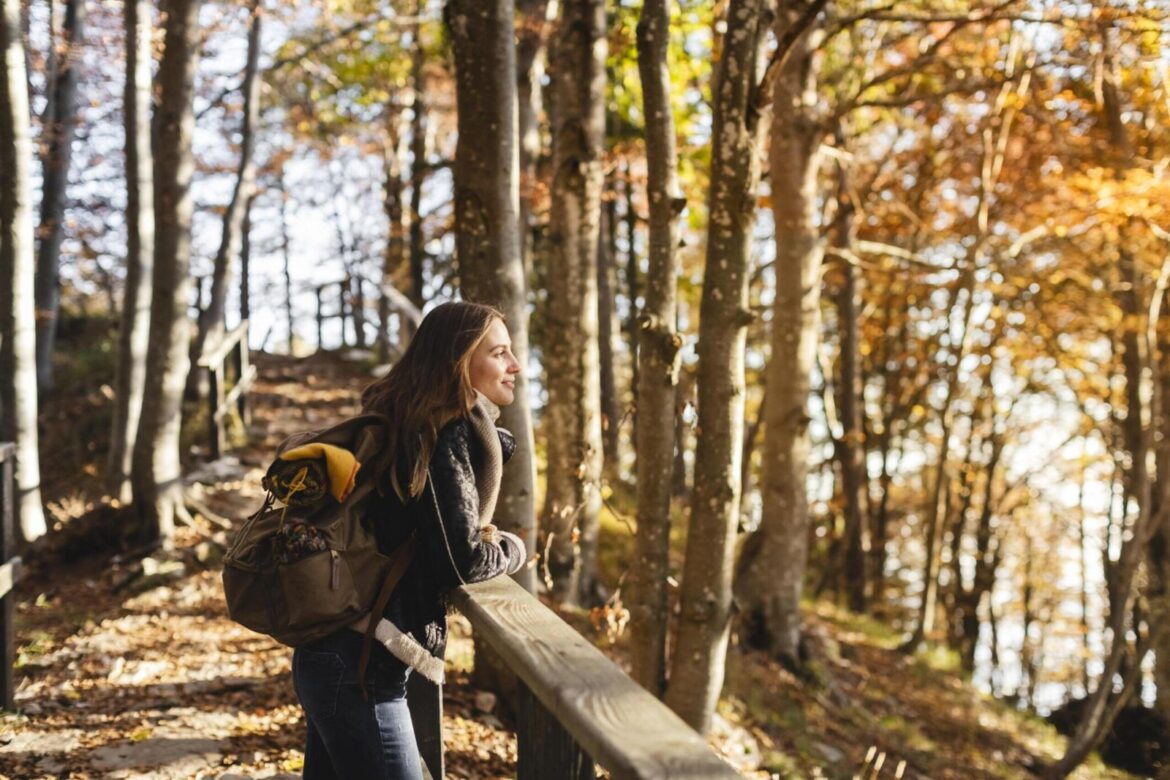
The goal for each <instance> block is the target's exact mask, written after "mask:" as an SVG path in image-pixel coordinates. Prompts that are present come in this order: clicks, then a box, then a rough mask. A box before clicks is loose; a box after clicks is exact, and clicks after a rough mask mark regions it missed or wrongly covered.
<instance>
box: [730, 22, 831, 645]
mask: <svg viewBox="0 0 1170 780" xmlns="http://www.w3.org/2000/svg"><path fill="white" fill-rule="evenodd" d="M791 15H792V12H791V11H788V10H782V11H781V12H780V14H779V15H778V19H777V24H778V25H779V29H778V30H777V32H778V34H781V33H783V30H784V27H786V26H787V25H788V24H791ZM815 48H816V46H815V43H814V42H812V41H811V40H810V36H808V35H806V36H802V38H801V39H800V41H799V42H798V43H797V44H796V46H795V47H794V48H793V51H792V56H791V58H790V59H789V61H788V64H787V65H786V66H785V68H784V70H783V71H781V73H780V74H779V77H778V78H777V80H776V85H775V92H774V93H773V109H772V110H773V114H774V119H773V123H774V124H773V127H772V149H771V185H772V204H773V214H774V220H775V224H776V265H775V268H776V299H775V303H774V305H773V315H772V354H771V357H770V359H769V362H768V367H767V369H766V371H767V380H766V382H767V387H768V396H767V399H766V404H767V405H766V406H765V408H764V460H763V464H764V465H763V474H764V476H763V478H762V486H761V487H762V492H763V516H762V519H761V522H760V529H759V531H757V533H758V534H760V536H761V539H760V541H759V543H758V544H756V545H753V546H751V547H748V548H746V549H745V556H744V560H743V561H741V564H740V569H741V572H742V576H741V578H740V580H739V581H738V582H737V583H736V587H737V592H738V593H739V594H740V595H741V598H742V600H743V604H744V608H745V618H746V621H747V627H748V631H749V640H750V641H752V643H753V644H756V645H758V646H762V647H766V648H767V649H768V651H769V652H771V653H772V654H774V655H775V656H776V657H778V658H779V659H781V660H782V661H783V662H784V663H786V664H788V665H790V666H792V667H795V666H797V665H799V663H800V644H801V618H800V598H801V593H802V586H803V580H804V572H805V566H806V563H807V558H808V537H809V533H808V499H807V497H806V487H805V485H806V483H807V481H808V454H809V435H808V423H809V414H808V400H809V392H810V382H811V375H812V370H813V366H814V364H815V362H816V360H817V330H818V323H819V309H820V284H821V282H820V267H821V257H822V253H823V247H822V246H821V245H820V242H819V241H818V236H817V228H816V225H815V221H814V215H815V213H816V199H817V172H818V167H819V155H818V154H817V150H818V148H819V146H820V142H821V135H822V132H823V131H822V130H821V128H819V127H818V126H817V124H816V123H815V122H814V121H813V119H812V116H811V111H812V109H813V107H814V106H815V104H816V100H817V97H816V81H815V79H816V75H815V73H814V72H813V67H814V66H813V53H814V51H815ZM748 551H754V552H755V555H754V556H753V555H749V554H748Z"/></svg>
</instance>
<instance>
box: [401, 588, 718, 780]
mask: <svg viewBox="0 0 1170 780" xmlns="http://www.w3.org/2000/svg"><path fill="white" fill-rule="evenodd" d="M452 600H453V602H454V604H455V606H456V607H457V608H458V609H459V611H460V612H462V613H463V614H464V615H466V616H467V619H468V620H470V621H471V625H472V627H473V628H474V629H475V631H476V637H477V639H482V640H484V641H486V642H487V643H488V644H489V645H490V646H491V647H492V649H493V650H495V651H496V652H497V653H498V654H499V655H500V657H501V658H502V659H503V660H504V662H505V663H506V664H507V665H508V667H509V668H510V669H511V670H512V672H513V673H515V674H516V676H517V677H518V678H519V682H520V685H519V689H520V690H519V702H518V704H519V706H518V710H519V712H518V713H517V726H516V732H517V733H516V739H517V755H518V762H517V776H518V777H519V778H520V779H521V780H560V779H561V778H565V779H566V780H568V779H569V778H572V780H580V779H581V778H592V777H594V775H595V772H594V762H596V763H597V764H598V765H600V766H602V767H604V768H605V769H607V770H609V773H610V776H611V777H613V778H615V779H616V780H627V779H629V780H634V779H637V780H649V779H650V778H655V779H656V780H657V779H658V778H663V779H665V778H672V779H674V778H713V779H715V778H733V777H738V776H739V775H738V774H737V773H736V772H735V770H734V769H732V767H731V766H730V765H729V764H727V763H726V762H724V761H723V760H722V759H721V758H719V757H718V756H717V755H716V754H715V753H714V752H713V751H712V750H711V748H710V747H709V746H708V745H707V742H706V741H705V740H704V739H703V738H702V737H701V736H700V735H699V734H698V733H696V732H695V731H693V730H692V729H691V728H690V727H689V726H688V725H687V724H686V723H685V722H683V720H682V719H681V718H679V717H678V716H677V715H675V714H674V712H673V711H671V710H670V709H669V708H667V707H666V705H664V704H663V703H662V702H660V701H659V700H658V699H656V698H654V697H653V696H651V695H650V694H649V693H647V692H646V691H645V690H644V689H643V688H642V687H641V686H639V685H638V684H637V683H635V682H634V681H633V680H632V679H630V678H629V677H628V676H627V675H626V674H625V673H624V672H622V670H621V669H619V668H618V667H617V666H616V665H614V663H613V662H612V661H610V660H609V659H608V658H607V657H606V656H605V654H603V653H602V652H601V651H600V650H598V649H597V648H596V647H594V646H593V645H592V644H591V643H589V642H588V641H586V640H585V639H584V638H583V637H581V635H580V634H578V633H577V632H576V631H574V630H573V628H572V627H571V626H569V625H568V624H567V623H565V622H564V621H563V620H561V619H560V618H559V617H557V615H556V613H554V612H553V611H552V610H550V609H549V608H548V607H546V606H544V605H543V604H541V603H540V601H539V600H537V599H536V598H535V597H534V596H532V595H531V594H530V593H528V592H527V591H525V590H524V589H523V588H521V587H520V586H519V585H517V584H516V583H515V582H513V581H512V580H511V579H510V578H508V577H498V578H496V579H494V580H490V581H488V582H482V583H477V584H475V585H468V586H465V587H463V588H459V589H458V590H456V591H455V594H454V597H453V599H452ZM407 701H408V702H409V703H410V707H411V715H412V717H413V719H414V728H415V735H416V737H417V738H418V742H419V752H420V753H421V754H422V757H423V760H424V763H425V764H426V765H427V769H428V770H429V772H430V774H431V777H433V778H436V780H437V778H441V777H444V771H443V770H444V767H443V753H442V732H441V723H442V692H441V691H440V690H439V689H438V688H437V687H436V686H434V685H431V684H430V683H429V682H427V681H425V680H423V679H422V678H421V677H420V676H419V675H411V689H410V691H409V693H408V694H407Z"/></svg>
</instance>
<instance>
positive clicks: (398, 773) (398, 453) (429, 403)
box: [293, 302, 525, 780]
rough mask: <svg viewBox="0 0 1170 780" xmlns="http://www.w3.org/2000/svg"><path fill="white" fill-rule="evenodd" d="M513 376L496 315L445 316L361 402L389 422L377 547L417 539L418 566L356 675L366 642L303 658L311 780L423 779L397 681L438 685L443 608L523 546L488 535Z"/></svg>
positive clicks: (375, 517) (455, 307)
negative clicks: (450, 595) (502, 414)
mask: <svg viewBox="0 0 1170 780" xmlns="http://www.w3.org/2000/svg"><path fill="white" fill-rule="evenodd" d="M519 371H520V364H519V362H518V361H517V360H516V357H515V355H513V354H512V349H511V340H510V339H509V338H508V329H507V328H506V327H505V325H504V318H503V315H502V314H501V313H500V312H499V311H497V310H496V309H493V308H491V307H490V306H483V305H480V304H475V303H465V302H458V303H444V304H442V305H440V306H438V307H436V308H435V309H433V310H432V311H431V312H430V313H428V314H427V316H426V317H425V318H424V319H423V321H422V323H421V324H420V325H419V328H418V332H417V333H415V335H414V339H413V340H412V341H411V343H410V347H409V348H408V349H407V350H406V353H405V354H404V355H403V356H402V359H401V360H400V361H399V362H398V363H397V364H396V365H395V366H394V368H393V369H392V370H391V371H390V373H389V374H387V375H386V376H385V377H384V378H382V379H380V380H378V381H377V382H374V383H373V384H372V385H370V386H369V387H367V388H366V390H365V392H364V393H363V394H362V406H363V411H365V412H379V413H382V414H384V415H386V416H387V417H389V418H390V419H391V420H392V421H393V423H394V424H393V425H391V426H390V430H389V432H388V433H389V435H388V441H387V442H386V452H387V453H389V454H391V455H392V458H390V459H388V460H389V462H390V464H391V465H389V466H387V467H386V468H385V473H383V474H378V475H375V476H376V477H377V478H378V479H379V480H382V481H381V483H380V484H381V485H382V486H383V487H384V490H383V491H382V492H383V494H384V495H383V496H382V497H380V498H379V499H378V500H377V501H376V502H375V504H374V505H373V506H372V508H371V510H370V513H371V520H372V522H373V526H374V529H375V534H376V535H377V538H378V546H379V547H380V548H381V549H382V551H383V552H386V553H389V552H391V551H393V550H396V549H398V547H399V545H401V544H402V543H404V542H405V541H406V540H407V539H408V538H409V537H410V536H411V535H412V534H414V536H415V540H416V541H415V543H416V544H417V552H416V554H415V556H414V559H413V561H412V562H411V564H410V567H409V568H408V569H407V571H406V573H405V575H404V576H403V578H402V580H401V581H400V582H399V583H398V585H397V587H396V588H395V590H394V594H393V596H392V597H391V599H390V602H389V604H388V605H387V607H386V609H385V610H384V612H383V613H382V615H381V617H380V620H379V622H378V625H377V627H376V629H375V632H374V636H375V638H376V640H377V641H375V642H373V650H372V653H371V657H370V659H369V664H368V667H367V669H366V675H365V686H364V687H365V689H366V692H367V693H368V699H367V698H366V697H363V695H362V692H361V691H360V690H359V685H358V679H357V668H358V663H359V657H360V655H361V651H362V643H363V635H362V633H359V632H361V631H364V630H365V628H366V625H367V624H366V622H365V621H364V620H363V621H361V622H359V623H357V624H354V625H353V626H351V627H349V628H343V629H341V630H340V631H337V632H334V633H333V634H331V635H329V636H327V637H325V638H324V639H320V640H318V641H316V642H312V643H310V644H307V645H302V646H301V647H298V648H297V649H296V651H295V652H294V653H293V682H294V685H295V687H296V692H297V697H298V698H299V699H300V702H301V706H302V707H303V708H304V710H305V720H306V721H307V723H308V736H307V738H306V742H305V767H304V776H305V778H306V780H315V779H316V778H393V779H394V780H398V779H399V778H403V779H405V780H414V779H415V778H421V777H422V769H421V764H420V761H419V755H418V748H417V746H416V744H415V740H414V729H413V727H412V725H411V722H410V712H409V710H408V709H407V706H406V679H407V676H408V675H409V674H410V673H411V672H417V673H419V674H421V675H423V676H424V677H426V678H427V679H429V680H431V681H432V682H435V683H440V682H442V680H443V653H444V650H445V647H446V641H447V620H446V604H445V594H446V592H447V591H449V590H450V589H451V588H453V587H457V586H459V585H461V584H465V583H470V582H479V581H482V580H486V579H489V578H491V577H495V576H497V575H500V574H511V573H513V572H515V571H517V570H518V569H520V567H521V566H522V565H523V564H524V560H525V549H524V543H523V542H522V541H521V540H520V539H519V538H518V537H516V536H515V535H513V534H510V533H506V532H502V531H497V530H496V529H495V527H494V526H492V525H490V521H491V518H492V512H493V511H494V509H495V504H496V499H497V497H498V495H499V489H500V473H501V470H502V466H503V463H504V461H505V460H507V458H508V457H509V456H511V454H512V450H513V449H514V448H515V441H514V439H513V438H512V436H511V434H509V433H508V432H507V431H504V430H503V429H497V428H496V427H495V419H496V417H497V416H498V414H499V407H500V406H506V405H507V404H510V403H512V400H513V396H514V393H515V384H516V374H517V373H519Z"/></svg>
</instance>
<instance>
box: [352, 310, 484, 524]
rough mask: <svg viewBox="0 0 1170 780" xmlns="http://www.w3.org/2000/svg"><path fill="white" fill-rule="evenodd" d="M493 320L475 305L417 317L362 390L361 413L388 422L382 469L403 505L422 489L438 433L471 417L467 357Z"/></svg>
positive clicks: (469, 369) (469, 359)
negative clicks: (381, 371)
mask: <svg viewBox="0 0 1170 780" xmlns="http://www.w3.org/2000/svg"><path fill="white" fill-rule="evenodd" d="M495 320H500V321H501V322H502V321H503V320H504V315H503V314H502V313H500V311H499V310H497V309H495V308H493V307H491V306H485V305H484V304H481V303H470V302H468V301H451V302H448V303H443V304H440V305H438V306H436V307H435V308H433V309H431V310H430V311H429V312H427V315H426V316H425V317H423V320H422V323H420V324H419V326H418V331H417V332H416V333H415V334H414V338H412V339H411V341H410V346H408V347H407V349H406V352H405V353H404V354H403V355H402V358H401V359H400V360H399V361H398V362H397V363H395V364H394V367H393V368H392V369H390V373H388V374H387V375H386V376H384V377H382V378H381V379H379V380H378V381H376V382H374V383H373V384H371V385H370V386H369V387H367V388H366V389H365V390H364V391H363V392H362V411H363V412H378V413H380V414H384V415H386V416H387V417H389V418H390V419H391V420H392V421H393V425H391V426H390V430H389V432H388V437H389V440H388V441H387V442H386V445H387V448H386V452H387V453H389V454H390V456H391V457H390V459H389V467H388V471H389V476H390V484H391V485H392V486H393V488H394V492H395V493H397V494H398V497H399V498H401V499H402V500H403V501H406V500H407V499H409V498H412V497H414V496H417V495H420V494H421V493H422V492H423V489H424V488H425V487H426V481H427V467H428V466H429V465H430V462H431V455H432V454H433V453H434V450H435V440H436V439H437V438H438V435H439V430H440V429H441V428H442V427H443V426H444V425H446V424H447V423H448V422H450V421H451V420H453V419H455V418H456V417H466V416H467V415H469V414H470V413H471V409H472V407H473V406H474V405H475V390H474V389H473V388H472V386H471V355H472V353H473V352H474V351H475V348H476V347H477V346H479V342H480V341H482V340H483V338H484V336H486V335H487V332H488V329H489V328H490V327H491V325H492V323H493V322H494V321H495ZM404 483H405V484H404Z"/></svg>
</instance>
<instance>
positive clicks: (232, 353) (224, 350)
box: [199, 320, 256, 460]
mask: <svg viewBox="0 0 1170 780" xmlns="http://www.w3.org/2000/svg"><path fill="white" fill-rule="evenodd" d="M229 359H230V361H231V365H232V367H233V368H234V372H233V373H234V374H235V384H234V385H233V386H232V388H231V390H228V389H227V386H226V384H225V380H226V378H227V372H226V371H225V369H226V367H227V365H228V361H229ZM199 367H200V368H204V369H206V370H207V379H208V390H207V399H208V402H209V403H210V405H211V409H210V414H209V415H208V418H207V419H208V423H207V426H208V438H209V442H208V449H209V450H210V455H211V460H217V459H218V458H219V457H220V456H221V455H222V454H223V451H224V450H225V449H227V436H226V434H225V432H224V420H225V418H226V417H227V414H228V411H229V409H230V408H231V405H232V404H235V405H236V408H237V410H238V411H239V413H240V419H241V420H242V421H243V423H244V425H245V426H247V425H251V424H252V413H251V409H250V408H249V406H248V390H249V388H251V387H252V382H254V381H255V379H256V367H255V366H253V365H252V364H251V363H250V361H249V358H248V321H247V320H244V321H243V322H241V323H240V324H239V325H237V326H236V327H235V328H234V329H233V330H232V331H231V332H230V333H228V334H227V335H226V336H224V337H223V339H222V340H220V342H219V344H217V345H215V346H214V347H213V348H211V349H209V350H207V351H205V352H204V353H203V357H201V358H199Z"/></svg>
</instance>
